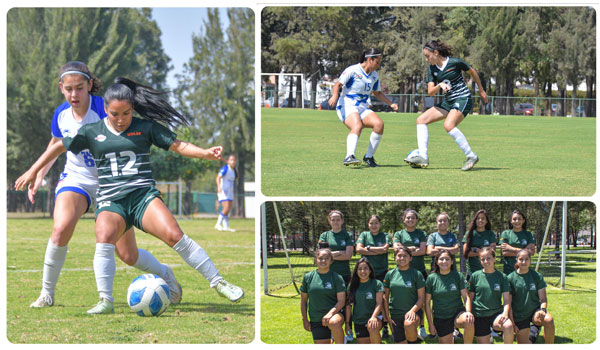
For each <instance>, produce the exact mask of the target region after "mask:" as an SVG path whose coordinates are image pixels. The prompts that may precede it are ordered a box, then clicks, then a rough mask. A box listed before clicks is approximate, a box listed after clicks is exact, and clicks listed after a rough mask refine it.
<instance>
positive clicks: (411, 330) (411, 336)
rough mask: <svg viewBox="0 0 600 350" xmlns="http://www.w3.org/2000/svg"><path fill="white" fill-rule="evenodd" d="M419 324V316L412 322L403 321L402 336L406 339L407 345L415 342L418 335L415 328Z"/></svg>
mask: <svg viewBox="0 0 600 350" xmlns="http://www.w3.org/2000/svg"><path fill="white" fill-rule="evenodd" d="M405 317H406V316H405ZM420 323H421V319H420V317H419V316H417V317H416V318H415V319H414V320H412V321H407V320H406V319H405V320H404V334H405V337H406V341H407V342H408V343H413V342H416V341H417V335H418V330H417V328H419V324H420Z"/></svg>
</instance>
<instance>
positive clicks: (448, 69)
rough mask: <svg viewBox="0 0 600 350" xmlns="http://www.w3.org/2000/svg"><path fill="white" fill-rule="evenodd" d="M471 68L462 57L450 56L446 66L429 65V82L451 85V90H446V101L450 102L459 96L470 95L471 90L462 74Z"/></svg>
mask: <svg viewBox="0 0 600 350" xmlns="http://www.w3.org/2000/svg"><path fill="white" fill-rule="evenodd" d="M470 68H471V67H470V66H469V64H468V63H466V62H465V61H463V60H461V59H460V58H456V57H448V62H447V63H446V65H445V66H444V67H438V66H437V65H435V64H433V65H430V66H429V69H428V70H427V83H430V82H433V83H435V84H436V85H437V84H439V83H446V84H448V85H449V86H450V90H448V92H446V101H448V102H452V101H454V100H456V99H457V98H464V97H470V96H471V92H470V91H469V88H468V87H467V84H466V83H465V80H464V79H463V75H462V72H463V71H468V70H469V69H470Z"/></svg>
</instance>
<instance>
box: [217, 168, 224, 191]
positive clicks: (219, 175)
mask: <svg viewBox="0 0 600 350" xmlns="http://www.w3.org/2000/svg"><path fill="white" fill-rule="evenodd" d="M222 178H223V176H222V175H221V172H220V171H219V173H218V174H217V193H218V192H221V191H222V188H221V179H222Z"/></svg>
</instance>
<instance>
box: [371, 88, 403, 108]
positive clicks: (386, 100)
mask: <svg viewBox="0 0 600 350" xmlns="http://www.w3.org/2000/svg"><path fill="white" fill-rule="evenodd" d="M373 95H375V97H377V99H378V100H379V101H381V102H383V103H385V104H387V105H388V106H390V107H392V109H393V110H394V111H397V110H398V105H397V104H395V103H394V102H392V101H391V100H390V99H389V98H387V96H386V95H385V94H384V93H383V92H381V91H373Z"/></svg>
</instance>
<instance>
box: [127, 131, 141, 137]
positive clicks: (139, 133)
mask: <svg viewBox="0 0 600 350" xmlns="http://www.w3.org/2000/svg"><path fill="white" fill-rule="evenodd" d="M141 134H142V132H141V131H136V132H128V133H127V136H140V135H141Z"/></svg>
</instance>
